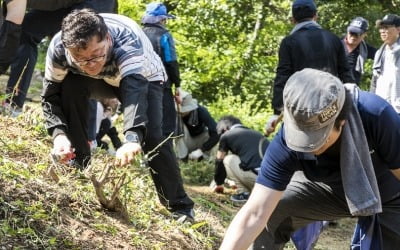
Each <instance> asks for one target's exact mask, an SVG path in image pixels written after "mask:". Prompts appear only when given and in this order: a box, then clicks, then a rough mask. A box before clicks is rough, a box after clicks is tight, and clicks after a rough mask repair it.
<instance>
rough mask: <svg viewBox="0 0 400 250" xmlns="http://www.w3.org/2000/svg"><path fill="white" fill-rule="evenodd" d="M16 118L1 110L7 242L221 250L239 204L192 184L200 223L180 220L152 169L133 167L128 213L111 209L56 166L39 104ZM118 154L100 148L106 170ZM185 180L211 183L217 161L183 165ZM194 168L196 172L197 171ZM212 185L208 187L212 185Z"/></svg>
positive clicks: (1, 241) (0, 190) (0, 188)
mask: <svg viewBox="0 0 400 250" xmlns="http://www.w3.org/2000/svg"><path fill="white" fill-rule="evenodd" d="M29 107H30V108H28V109H26V110H25V111H24V115H23V116H20V117H18V118H17V119H12V118H8V117H5V116H1V115H0V124H1V125H0V126H1V127H0V138H1V139H0V248H1V249H3V248H5V249H12V248H23V249H217V248H218V245H219V243H220V241H221V238H222V235H223V231H224V228H225V227H226V226H227V225H228V223H229V221H230V220H231V219H232V215H233V214H234V213H235V211H236V208H234V207H233V206H232V204H230V203H229V202H226V197H224V196H221V195H215V194H211V193H207V192H208V190H207V189H202V190H200V191H199V190H196V189H193V188H191V187H188V192H189V194H190V196H191V197H192V198H193V200H194V201H195V203H196V205H195V212H196V222H195V223H194V224H189V223H187V224H179V223H178V222H176V221H174V220H173V219H172V217H171V215H170V213H169V211H168V210H167V209H166V208H164V207H163V206H162V205H161V204H160V203H159V201H158V197H157V193H156V192H155V188H154V185H153V183H152V180H151V177H150V174H149V170H148V169H147V168H143V167H139V166H130V167H129V168H130V169H129V171H126V172H127V173H128V180H129V181H128V183H127V184H126V185H124V186H123V188H122V189H121V190H120V198H121V200H122V201H123V203H124V204H125V205H126V207H127V211H128V215H129V216H128V218H123V217H122V216H121V215H119V214H117V213H115V212H113V211H107V210H105V209H104V208H103V207H102V206H101V205H100V203H99V201H98V199H97V197H96V194H95V192H94V187H93V184H92V182H91V181H90V180H89V179H88V178H86V177H85V175H84V174H83V173H82V172H80V171H78V170H76V169H74V168H72V167H68V166H58V168H56V173H57V176H58V177H59V179H58V182H56V181H54V180H53V179H52V178H50V177H49V176H48V175H47V171H48V169H49V167H50V166H52V164H53V163H52V161H51V159H50V157H49V152H50V149H51V141H50V137H49V136H47V133H46V130H45V128H44V127H43V119H42V116H41V111H40V108H39V107H38V106H35V105H34V106H29ZM112 160H113V158H112V157H110V156H108V155H107V153H106V152H105V151H101V150H99V151H96V153H95V154H94V155H93V160H92V164H96V166H99V169H101V168H102V166H105V165H106V164H110V162H112ZM181 166H182V169H183V170H182V172H183V175H184V180H185V183H188V184H190V185H194V186H196V185H197V186H201V185H207V183H209V182H210V180H211V178H212V172H213V166H212V164H211V162H204V164H202V163H196V164H182V165H181ZM194 170H195V171H194ZM205 190H207V191H205Z"/></svg>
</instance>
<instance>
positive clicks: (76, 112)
mask: <svg viewBox="0 0 400 250" xmlns="http://www.w3.org/2000/svg"><path fill="white" fill-rule="evenodd" d="M61 84H62V85H61V86H62V87H61V99H62V110H63V113H64V116H65V117H66V119H67V127H68V128H69V130H68V132H67V135H68V138H69V139H70V140H71V143H72V146H73V147H74V148H75V152H76V155H77V158H80V159H89V158H90V149H89V145H88V143H87V141H88V134H87V131H88V130H87V127H88V117H89V116H88V110H89V109H88V105H89V99H90V98H91V99H100V98H114V97H117V98H119V99H120V96H121V95H120V92H119V88H118V87H113V86H111V85H108V84H107V83H105V82H104V81H103V80H99V79H94V78H89V77H85V76H81V75H75V74H72V73H70V74H68V75H67V77H66V78H65V79H64V81H63V82H62V83H61ZM162 98H163V87H162V85H160V83H159V82H157V83H156V82H154V83H153V82H150V83H149V85H148V93H147V118H148V122H147V125H146V129H147V133H146V136H145V138H144V146H143V151H144V152H145V153H147V152H149V151H151V150H152V149H154V148H155V147H156V146H157V145H159V144H160V143H161V142H162V141H163V140H164V138H165V137H164V136H163V135H162V131H161V124H162V112H163V110H162ZM120 100H121V99H120ZM157 153H158V154H157V156H155V157H154V158H153V159H152V160H151V161H150V162H149V167H150V168H151V171H150V173H151V176H152V179H153V182H154V184H155V186H156V190H157V193H158V196H159V199H160V201H161V203H162V204H163V205H164V206H166V207H167V208H168V209H169V210H171V211H176V210H183V209H191V208H193V205H194V203H193V201H192V200H191V199H190V198H189V197H188V196H187V194H186V192H185V190H184V189H183V181H182V177H181V174H180V169H179V166H178V162H177V160H176V157H175V154H174V151H173V148H172V143H164V144H163V145H162V146H161V147H160V148H159V149H158V152H157Z"/></svg>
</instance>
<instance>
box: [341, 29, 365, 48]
mask: <svg viewBox="0 0 400 250" xmlns="http://www.w3.org/2000/svg"><path fill="white" fill-rule="evenodd" d="M365 35H366V34H365V33H362V34H358V33H353V32H347V35H346V40H347V43H348V44H349V45H353V46H358V45H359V44H360V43H361V41H362V40H363V39H364V37H365Z"/></svg>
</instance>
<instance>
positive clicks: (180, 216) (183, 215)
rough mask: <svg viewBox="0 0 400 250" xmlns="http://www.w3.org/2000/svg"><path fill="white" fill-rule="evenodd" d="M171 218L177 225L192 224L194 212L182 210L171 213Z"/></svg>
mask: <svg viewBox="0 0 400 250" xmlns="http://www.w3.org/2000/svg"><path fill="white" fill-rule="evenodd" d="M172 218H173V219H174V220H176V221H177V222H179V223H185V222H190V223H193V222H194V210H193V209H182V210H176V211H174V212H172Z"/></svg>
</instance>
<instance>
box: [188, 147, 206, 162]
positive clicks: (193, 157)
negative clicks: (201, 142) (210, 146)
mask: <svg viewBox="0 0 400 250" xmlns="http://www.w3.org/2000/svg"><path fill="white" fill-rule="evenodd" d="M202 156H203V151H201V149H196V150H195V151H193V152H191V153H190V154H189V160H197V159H199V158H200V157H202Z"/></svg>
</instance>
